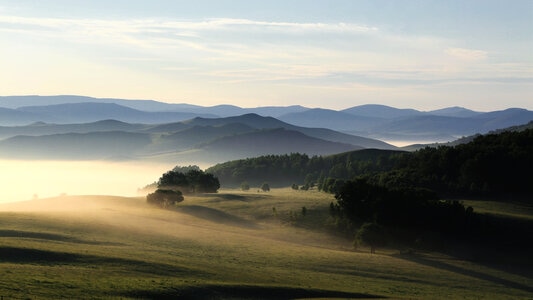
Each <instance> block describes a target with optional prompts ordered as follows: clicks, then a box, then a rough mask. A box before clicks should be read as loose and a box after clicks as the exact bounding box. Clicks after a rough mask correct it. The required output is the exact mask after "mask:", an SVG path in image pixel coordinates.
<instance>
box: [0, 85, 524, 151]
mask: <svg viewBox="0 0 533 300" xmlns="http://www.w3.org/2000/svg"><path fill="white" fill-rule="evenodd" d="M245 115H249V118H250V120H251V121H246V120H244V119H245V117H243V116H245ZM253 115H259V116H262V117H273V118H272V119H258V118H256V117H254V116H253ZM231 118H235V119H231ZM274 118H275V119H274ZM107 119H113V120H117V121H122V122H126V123H132V124H133V123H135V124H153V125H154V126H152V127H151V129H147V130H149V132H152V133H161V134H164V133H170V132H175V131H180V130H183V129H186V128H189V125H190V126H195V125H199V126H215V125H217V124H219V125H220V124H227V123H229V122H231V123H239V122H240V123H243V124H245V125H248V126H251V127H253V128H255V129H261V128H285V129H287V130H296V131H299V132H302V133H304V134H306V135H309V136H311V137H315V138H320V139H325V140H329V141H333V142H341V143H349V144H354V145H359V146H362V147H374V148H383V147H387V146H386V145H384V144H382V143H381V144H380V143H376V141H375V139H377V140H386V141H396V142H402V143H403V144H405V143H406V142H420V141H424V142H448V141H452V140H455V139H457V138H459V137H462V136H468V135H472V134H476V133H481V134H483V133H486V132H489V131H492V130H497V129H500V128H505V127H509V126H516V125H520V124H524V123H527V122H529V121H531V120H533V111H529V110H525V109H520V108H511V109H506V110H501V111H492V112H477V111H472V110H469V109H466V108H463V107H447V108H442V109H437V110H432V111H418V110H415V109H409V108H406V109H398V108H394V107H390V106H385V105H377V104H366V105H360V106H354V107H350V108H347V109H343V110H338V111H337V110H331V109H322V108H313V109H311V108H306V107H302V106H299V105H292V106H264V107H252V108H242V107H238V106H235V105H227V104H222V105H216V106H199V105H192V104H186V103H177V104H175V103H164V102H158V101H154V100H126V99H112V98H91V97H84V96H69V95H64V96H6V97H0V126H21V125H28V124H32V123H37V122H45V123H55V124H71V123H91V122H97V121H103V120H107ZM182 121H187V122H184V123H181V122H182ZM255 122H261V123H260V125H257V124H253V125H251V124H250V123H255ZM304 128H305V129H304ZM309 128H314V129H316V128H322V132H321V133H320V134H318V131H317V130H314V129H313V130H310V129H309ZM326 130H330V131H326ZM341 132H343V133H348V134H347V135H342V134H341ZM29 134H30V135H33V134H31V133H29ZM354 135H355V136H358V138H357V139H355V140H354V138H353V136H354ZM6 136H8V135H2V137H6ZM362 137H365V138H370V140H366V141H363V140H361V138H362ZM371 142H372V143H374V145H368V144H366V145H363V144H364V143H371Z"/></svg>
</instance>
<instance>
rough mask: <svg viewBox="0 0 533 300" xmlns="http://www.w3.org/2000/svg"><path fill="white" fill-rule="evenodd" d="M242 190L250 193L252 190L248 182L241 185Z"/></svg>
mask: <svg viewBox="0 0 533 300" xmlns="http://www.w3.org/2000/svg"><path fill="white" fill-rule="evenodd" d="M241 190H243V191H249V190H250V185H249V184H248V182H247V181H244V182H243V183H241Z"/></svg>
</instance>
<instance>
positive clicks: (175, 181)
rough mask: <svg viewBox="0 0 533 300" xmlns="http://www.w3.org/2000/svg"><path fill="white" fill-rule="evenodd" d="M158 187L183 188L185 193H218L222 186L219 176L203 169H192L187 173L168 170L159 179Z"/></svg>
mask: <svg viewBox="0 0 533 300" xmlns="http://www.w3.org/2000/svg"><path fill="white" fill-rule="evenodd" d="M158 187H160V188H166V189H174V190H181V191H183V192H184V193H186V194H187V193H216V192H217V191H218V189H219V188H220V183H219V181H218V178H217V177H215V176H214V175H213V174H210V173H205V172H203V171H201V170H196V169H191V170H189V171H188V172H187V173H185V174H184V173H181V172H177V171H168V172H166V173H165V174H163V176H161V178H159V181H158Z"/></svg>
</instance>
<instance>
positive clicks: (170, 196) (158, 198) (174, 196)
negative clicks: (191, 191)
mask: <svg viewBox="0 0 533 300" xmlns="http://www.w3.org/2000/svg"><path fill="white" fill-rule="evenodd" d="M183 200H184V198H183V194H182V193H181V192H180V191H177V190H164V189H157V190H156V191H155V192H153V193H151V194H148V195H147V196H146V202H148V203H149V204H152V205H157V206H160V207H162V208H167V207H171V206H174V205H176V204H177V203H180V202H182V201H183Z"/></svg>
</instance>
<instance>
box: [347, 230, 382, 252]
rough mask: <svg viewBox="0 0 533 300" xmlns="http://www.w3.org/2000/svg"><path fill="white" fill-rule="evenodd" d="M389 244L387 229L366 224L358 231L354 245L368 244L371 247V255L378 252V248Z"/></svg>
mask: <svg viewBox="0 0 533 300" xmlns="http://www.w3.org/2000/svg"><path fill="white" fill-rule="evenodd" d="M386 242H387V238H386V236H385V229H384V228H383V226H381V225H379V224H376V223H365V224H363V226H361V228H360V229H359V230H358V231H357V233H356V235H355V241H354V244H356V245H357V244H366V245H368V246H370V253H375V252H376V247H381V246H384V245H385V244H386Z"/></svg>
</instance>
